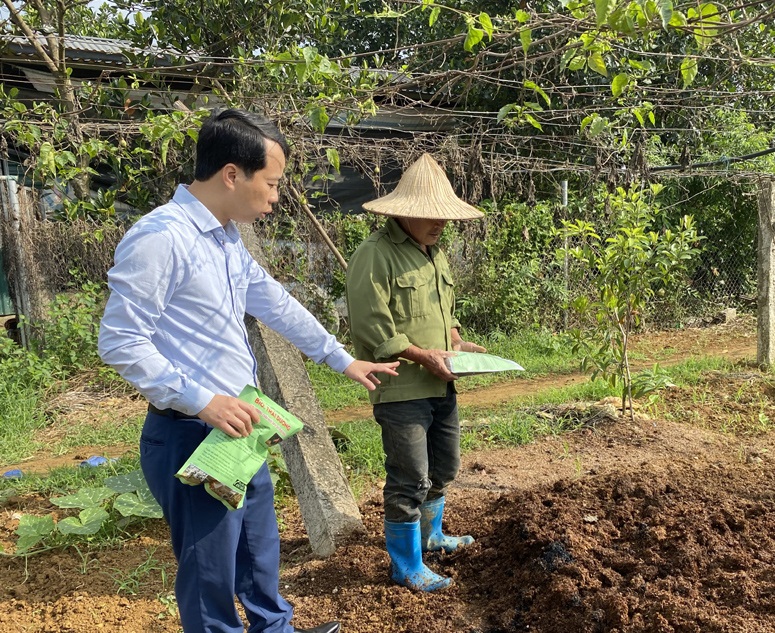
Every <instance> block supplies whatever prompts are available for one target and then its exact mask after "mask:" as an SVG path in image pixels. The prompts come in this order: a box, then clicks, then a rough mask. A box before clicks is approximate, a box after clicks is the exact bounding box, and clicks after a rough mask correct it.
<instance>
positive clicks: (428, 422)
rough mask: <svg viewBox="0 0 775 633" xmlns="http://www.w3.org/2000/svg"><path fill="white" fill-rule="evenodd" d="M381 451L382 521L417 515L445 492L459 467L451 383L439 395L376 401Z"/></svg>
mask: <svg viewBox="0 0 775 633" xmlns="http://www.w3.org/2000/svg"><path fill="white" fill-rule="evenodd" d="M374 419H375V420H376V421H377V423H378V424H379V425H380V427H382V447H383V448H384V450H385V471H386V472H387V476H386V479H385V488H384V489H383V498H384V505H385V520H386V521H390V522H392V523H406V522H413V521H419V520H420V510H419V506H420V504H421V503H423V502H424V501H433V500H434V499H438V498H439V497H442V496H444V493H445V491H446V489H447V486H449V484H451V483H452V482H453V481H454V479H455V477H456V476H457V472H458V470H459V468H460V420H459V419H458V411H457V394H456V393H455V391H454V389H453V387H452V383H449V385H448V386H447V395H446V396H444V397H441V398H422V399H419V400H406V401H404V402H383V403H379V404H375V405H374Z"/></svg>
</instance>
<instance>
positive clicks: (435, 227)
mask: <svg viewBox="0 0 775 633" xmlns="http://www.w3.org/2000/svg"><path fill="white" fill-rule="evenodd" d="M398 222H399V224H400V225H401V228H403V229H404V231H406V232H407V233H408V234H409V235H411V236H412V238H413V239H414V240H415V242H417V243H418V244H420V246H423V247H427V246H433V245H434V244H435V243H436V242H438V241H439V238H440V237H441V233H442V231H444V227H445V226H447V220H428V219H425V218H399V220H398Z"/></svg>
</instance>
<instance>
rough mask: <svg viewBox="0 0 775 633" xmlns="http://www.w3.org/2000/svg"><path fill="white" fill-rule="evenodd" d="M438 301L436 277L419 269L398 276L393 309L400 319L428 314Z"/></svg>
mask: <svg viewBox="0 0 775 633" xmlns="http://www.w3.org/2000/svg"><path fill="white" fill-rule="evenodd" d="M434 301H435V303H438V294H437V292H436V285H435V277H434V276H433V275H427V274H425V275H424V274H422V273H421V272H418V271H412V272H409V273H404V274H403V275H400V276H399V277H396V283H395V287H394V293H393V309H394V311H395V315H396V317H397V318H399V319H411V318H415V317H421V316H425V315H427V314H428V313H429V312H430V311H431V308H432V306H433V304H434Z"/></svg>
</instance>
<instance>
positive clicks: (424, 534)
mask: <svg viewBox="0 0 775 633" xmlns="http://www.w3.org/2000/svg"><path fill="white" fill-rule="evenodd" d="M442 516H444V497H439V498H438V499H434V500H433V501H426V502H425V503H423V504H422V505H421V506H420V532H421V538H422V551H423V552H438V551H439V550H442V549H443V550H444V551H445V552H447V554H449V553H451V552H454V551H456V550H458V549H459V548H461V547H465V546H466V545H470V544H471V543H473V542H474V537H473V536H468V535H466V536H447V535H446V534H442V533H441V518H442Z"/></svg>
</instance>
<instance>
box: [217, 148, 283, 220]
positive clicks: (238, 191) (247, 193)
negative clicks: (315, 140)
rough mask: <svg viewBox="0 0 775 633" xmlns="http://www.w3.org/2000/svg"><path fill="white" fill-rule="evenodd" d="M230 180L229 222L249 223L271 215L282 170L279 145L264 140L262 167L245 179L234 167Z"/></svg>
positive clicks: (241, 172) (276, 198)
mask: <svg viewBox="0 0 775 633" xmlns="http://www.w3.org/2000/svg"><path fill="white" fill-rule="evenodd" d="M235 169H236V172H235V174H234V177H233V179H232V186H233V193H234V196H233V198H234V199H233V201H232V202H233V211H232V213H231V218H230V219H231V220H233V221H235V222H253V221H254V220H259V219H263V218H265V217H266V216H267V215H269V214H270V213H272V205H273V204H274V203H276V202H277V201H278V200H279V195H278V192H277V186H278V185H279V184H280V181H281V180H282V179H283V172H284V171H285V154H283V150H282V148H281V147H280V145H279V144H277V143H275V142H274V141H267V148H266V166H265V167H264V168H263V169H259V170H258V171H256V172H254V173H253V175H252V176H251V177H250V178H248V177H247V176H246V175H245V172H243V171H242V169H240V168H239V167H236V168H235Z"/></svg>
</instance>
